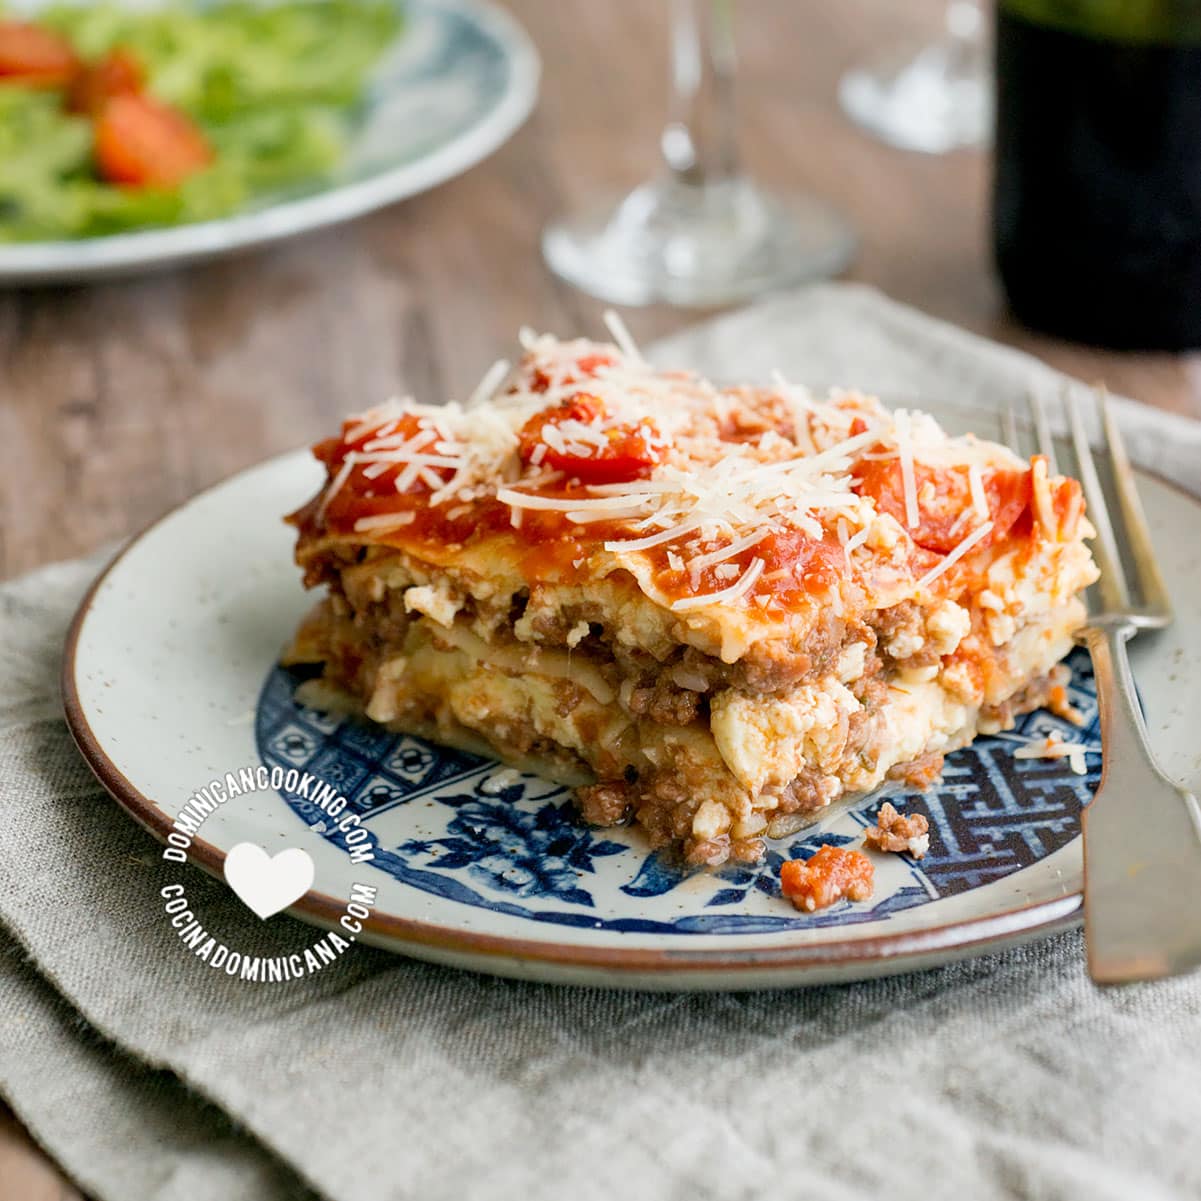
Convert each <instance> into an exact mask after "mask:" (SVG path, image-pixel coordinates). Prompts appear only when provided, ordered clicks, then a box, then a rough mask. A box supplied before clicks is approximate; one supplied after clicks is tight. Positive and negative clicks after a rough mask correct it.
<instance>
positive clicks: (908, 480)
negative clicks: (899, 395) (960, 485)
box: [893, 409, 922, 530]
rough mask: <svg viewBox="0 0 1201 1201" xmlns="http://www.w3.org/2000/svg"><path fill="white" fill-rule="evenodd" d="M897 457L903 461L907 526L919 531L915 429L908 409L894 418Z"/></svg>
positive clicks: (902, 410) (902, 472)
mask: <svg viewBox="0 0 1201 1201" xmlns="http://www.w3.org/2000/svg"><path fill="white" fill-rule="evenodd" d="M893 422H894V425H893V428H894V432H895V435H896V440H897V455H898V456H899V458H900V460H901V487H902V489H903V490H904V493H905V525H906V526H907V527H908V528H909V529H911V530H914V529H917V527H918V525H919V524H920V523H921V519H922V518H921V514H920V513H919V512H918V507H917V482H916V481H917V476H916V474H915V472H914V467H913V429H912V425H911V422H910V416H909V410H908V409H897V411H896V413H895V414H894V417H893Z"/></svg>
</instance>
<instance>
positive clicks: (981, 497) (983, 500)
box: [967, 463, 992, 521]
mask: <svg viewBox="0 0 1201 1201" xmlns="http://www.w3.org/2000/svg"><path fill="white" fill-rule="evenodd" d="M967 481H968V486H969V487H970V488H971V491H972V507H973V508H974V509H975V510H976V516H977V517H979V518H980V520H981V521H987V520H988V519H989V518H990V517H991V516H992V513H990V512H989V508H988V497H987V496H986V495H985V493H984V472H983V471H982V470H981V467H980V464H979V463H971V464H969V466H968V469H967Z"/></svg>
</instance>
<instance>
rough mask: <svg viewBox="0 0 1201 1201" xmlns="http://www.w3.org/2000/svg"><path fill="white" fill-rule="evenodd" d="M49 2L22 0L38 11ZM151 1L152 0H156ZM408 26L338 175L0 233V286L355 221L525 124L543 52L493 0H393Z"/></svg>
mask: <svg viewBox="0 0 1201 1201" xmlns="http://www.w3.org/2000/svg"><path fill="white" fill-rule="evenodd" d="M46 2H48V0H25V2H24V3H18V4H17V5H15V6H14V7H15V8H16V10H17V11H24V12H35V11H36V10H37V9H38V8H39V7H43V6H44V4H45V3H46ZM152 2H154V0H152ZM397 2H398V3H400V4H401V7H402V8H403V12H404V24H403V26H402V28H401V30H400V32H399V33H398V35H397V37H396V41H395V43H394V44H393V45H392V46H391V47H389V48H388V49H387V50H386V51H385V53H384V55H383V57H382V59H381V61H380V63H379V64H378V65H377V66H376V68H375V70H374V71H373V73H372V76H371V80H370V82H369V85H368V91H367V95H366V97H365V100H364V105H363V111H362V112H361V113H360V114H359V115H358V116H357V117H356V118H355V122H354V125H353V127H352V129H351V131H350V133H349V135H348V137H349V140H348V143H347V146H346V150H345V154H344V157H343V160H342V162H341V163H340V165H339V166H338V167H337V169H336V170H335V172H334V174H333V176H332V177H330V178H327V179H324V180H322V181H320V182H318V183H316V184H314V185H313V186H312V187H311V188H310V189H309V190H307V191H306V190H304V189H300V190H299V191H296V190H293V191H292V192H289V194H288V195H287V196H286V197H275V198H273V197H271V196H269V195H268V196H263V197H260V198H258V200H257V201H256V202H254V203H252V204H251V205H250V206H248V207H247V208H245V209H243V210H241V211H239V212H237V213H234V214H233V215H231V216H229V217H224V218H221V219H219V220H215V221H200V222H194V223H191V224H187V225H177V226H171V227H169V228H163V229H146V230H138V231H133V232H129V233H121V234H114V235H111V236H107V237H97V238H78V239H70V240H64V241H57V242H13V243H0V284H34V283H52V282H62V281H72V282H74V281H81V280H91V279H98V278H105V277H110V276H119V275H128V274H132V273H134V272H139V271H145V270H148V269H152V268H153V269H157V268H161V267H168V266H177V265H180V264H183V263H189V262H195V261H197V260H200V259H205V258H212V257H214V256H217V255H222V254H227V253H229V252H231V251H235V250H244V249H248V248H250V247H254V246H262V245H265V244H267V243H270V242H277V241H279V240H281V239H283V238H289V237H292V236H293V235H294V234H300V233H305V232H307V231H309V230H314V229H320V228H322V227H324V226H327V225H335V224H338V223H339V222H342V221H349V220H351V219H352V218H354V217H360V216H362V215H363V214H365V213H369V212H372V211H374V210H375V209H378V208H382V207H383V206H384V205H388V204H393V203H394V202H396V201H398V200H404V199H405V198H406V197H409V196H415V195H417V194H418V193H419V192H425V191H428V190H429V189H430V188H433V187H435V186H436V185H438V184H440V183H443V182H445V181H446V180H448V179H451V178H453V177H454V176H456V175H461V174H462V173H463V172H464V171H466V170H467V169H468V168H469V167H472V166H474V165H475V164H476V163H478V162H480V161H481V160H482V159H484V158H486V157H487V156H488V155H489V154H491V153H492V152H493V151H494V150H496V149H497V148H498V147H499V146H501V145H502V144H503V143H504V142H505V141H507V140H508V138H509V137H510V136H511V135H512V134H513V133H514V132H515V131H516V130H517V128H518V127H519V126H520V125H521V123H522V122H523V121H524V120H525V119H526V117H527V116H528V115H529V113H530V110H531V109H532V108H533V106H534V101H535V99H536V98H537V95H538V78H539V74H540V64H539V61H538V54H537V52H536V51H535V49H534V47H533V44H532V43H531V41H530V39H529V37H528V36H527V35H526V33H525V31H524V30H523V29H522V28H521V27H520V25H518V24H517V22H516V21H515V20H514V19H513V18H512V17H511V16H509V15H508V14H507V13H506V12H505V11H504V10H503V9H501V8H499V7H494V6H493V5H491V4H489V3H486V2H485V0H403V2H402V0H397Z"/></svg>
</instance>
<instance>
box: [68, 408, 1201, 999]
mask: <svg viewBox="0 0 1201 1201" xmlns="http://www.w3.org/2000/svg"><path fill="white" fill-rule="evenodd" d="M934 411H935V413H936V414H937V415H938V416H939V417H941V418H942V419H943V420H944V422H945V423H946V424H947V425H948V426H949V427H950V428H952V429H964V428H966V425H967V424H968V423H969V422H970V418H967V419H965V418H964V417H963V416H962V415H959V414H955V413H948V412H947V411H946V410H939V409H935V410H934ZM321 478H322V477H321V473H320V471H319V469H318V467H317V465H316V464H315V463H314V462H313V461H312V459H311V458H310V457H309V455H308V454H307V452H297V453H294V454H290V455H286V456H284V457H282V458H278V459H274V460H272V461H270V462H267V463H264V464H262V465H261V466H259V467H256V468H254V469H252V470H250V471H247V472H245V473H243V474H241V475H239V476H236V477H234V478H233V479H231V480H228V481H227V482H225V483H223V484H220V485H218V486H217V487H216V488H213V489H212V490H210V491H208V492H206V493H203V494H202V495H200V496H198V497H196V498H195V499H194V500H192V501H190V502H188V503H187V504H185V505H184V506H183V507H182V508H180V509H178V510H176V511H175V512H173V513H172V514H170V515H169V516H167V517H166V518H164V519H163V520H162V521H160V522H159V523H158V524H157V525H155V526H153V527H152V528H151V529H150V530H148V531H147V532H146V533H144V534H143V535H141V537H139V538H137V539H136V540H135V541H134V542H133V543H132V544H131V545H130V546H129V547H128V548H127V549H126V550H125V551H124V553H123V554H122V555H121V556H120V557H119V558H118V559H117V560H116V561H115V562H114V563H113V565H112V566H111V567H110V568H109V569H108V570H107V571H106V572H105V574H104V575H103V576H102V577H101V578H100V580H99V581H98V582H97V584H96V585H95V587H94V588H93V590H92V592H91V593H90V595H89V596H88V597H87V598H86V599H85V601H84V603H83V605H82V606H81V608H80V611H79V614H78V616H77V618H76V621H75V625H74V627H73V629H72V632H71V636H70V639H69V642H68V646H67V653H66V659H65V668H64V691H65V697H66V705H67V714H68V719H69V722H70V725H71V729H72V731H73V733H74V736H75V738H76V741H77V742H78V743H79V746H80V748H81V749H82V751H83V753H84V755H85V756H86V757H87V759H88V762H89V763H90V764H91V766H92V768H93V769H94V770H95V772H96V773H97V775H98V776H99V777H100V779H101V780H102V782H103V783H104V784H105V786H106V787H107V788H108V789H109V791H111V792H112V794H113V795H114V796H115V797H116V799H117V801H118V802H119V803H120V804H121V805H122V806H123V807H124V808H125V809H126V810H128V812H129V813H130V814H131V815H132V816H133V817H134V818H135V819H136V820H137V821H139V822H140V823H141V824H142V825H144V826H145V827H147V828H148V829H149V830H151V831H152V832H154V833H155V834H156V835H157V836H158V837H159V838H163V837H164V836H165V834H166V831H167V830H168V829H169V828H170V826H171V822H172V820H173V816H174V814H175V813H176V812H177V810H178V809H179V807H180V806H181V805H182V804H183V802H184V801H185V799H186V798H187V797H188V796H189V794H190V793H191V792H193V791H194V790H195V789H196V788H198V787H199V786H201V785H202V784H204V783H206V782H207V781H209V780H210V779H212V778H214V777H217V776H220V775H222V774H223V773H224V772H226V771H229V770H231V769H236V768H238V767H240V766H244V765H251V764H258V763H260V762H263V763H267V764H270V765H278V766H280V767H282V768H284V769H289V768H295V769H297V772H298V773H302V772H308V773H311V774H312V775H313V776H314V777H316V778H318V779H321V780H323V781H325V782H326V783H328V784H330V785H332V786H333V787H335V788H337V789H338V790H340V791H341V792H342V793H343V794H344V795H345V796H346V797H348V798H349V799H350V802H351V805H352V808H353V809H354V811H355V812H356V813H357V814H358V815H359V817H360V818H361V821H362V824H363V826H364V827H365V828H366V829H367V831H368V832H369V835H370V844H371V848H372V850H373V853H374V856H375V858H374V859H373V861H372V862H371V863H370V864H369V865H364V864H359V865H357V866H356V865H354V864H353V863H352V862H351V860H350V857H349V849H350V848H348V847H347V845H346V843H345V841H344V836H343V835H341V834H339V833H338V831H337V830H336V829H333V828H332V826H333V823H332V822H328V821H327V819H326V817H325V815H324V814H323V813H322V812H321V811H320V810H319V809H317V808H316V807H315V806H314V805H313V803H312V801H311V800H309V799H306V798H305V797H303V796H301V795H297V794H296V793H288V792H286V791H285V792H282V793H274V792H271V793H267V792H263V793H258V794H256V795H254V796H250V797H242V798H239V799H237V800H236V801H231V802H230V803H228V804H227V805H225V806H224V807H222V808H220V809H218V810H217V811H216V813H215V814H214V815H213V816H212V817H210V818H208V820H207V821H206V823H205V825H204V827H203V829H202V831H201V838H200V840H199V841H197V843H195V844H194V847H193V852H194V858H195V860H196V862H198V863H199V864H200V865H201V866H202V867H203V868H205V869H206V870H208V871H209V872H212V873H214V874H218V875H219V874H220V871H221V865H222V862H223V858H224V856H225V853H226V852H227V851H228V850H229V848H230V847H231V846H233V845H235V844H237V843H239V842H242V841H252V842H256V843H258V844H259V845H261V846H264V847H266V848H268V849H272V848H274V849H283V848H284V847H288V846H301V847H303V848H304V849H305V850H307V851H308V852H309V853H310V854H311V855H312V857H313V859H314V861H315V864H316V877H315V885H314V889H313V891H311V892H309V893H308V894H307V895H305V896H304V897H303V898H302V899H301V900H300V901H299V902H298V903H297V905H296V906H295V907H294V908H293V909H292V911H291V912H293V913H294V914H295V916H297V917H299V918H301V919H303V920H306V921H310V922H313V923H315V924H317V925H322V924H329V923H331V922H333V921H335V920H336V919H337V917H338V915H339V914H340V913H341V912H342V910H343V907H344V904H345V901H346V899H347V897H348V893H349V888H350V883H351V880H352V878H353V879H355V880H359V881H362V880H363V879H364V874H365V873H366V875H367V876H369V877H370V880H371V883H373V884H375V885H376V887H377V888H378V896H379V899H378V904H377V908H376V911H375V914H374V916H373V917H372V919H371V922H370V926H369V930H368V933H367V935H366V938H367V939H368V941H371V942H373V943H376V944H378V945H379V946H382V947H387V948H389V949H391V950H395V951H400V952H403V953H405V954H408V955H415V956H418V957H421V958H425V959H431V960H436V961H439V962H442V963H448V964H453V965H458V966H464V967H472V968H477V969H479V970H482V971H487V972H494V973H498V974H503V975H510V976H521V977H530V978H537V979H541V980H553V981H560V982H570V983H586V984H605V985H619V986H628V987H643V988H674V989H689V988H747V987H767V986H791V985H803V984H812V983H820V982H827V981H834V980H851V979H856V978H860V977H864V976H869V975H877V974H883V973H888V972H898V971H903V970H910V969H914V968H921V967H927V966H931V965H934V964H936V963H939V962H942V961H945V960H948V959H951V958H955V957H961V956H965V955H969V954H974V953H979V952H982V951H985V950H994V949H997V948H999V947H1001V946H1004V945H1007V944H1011V943H1014V942H1017V941H1021V940H1024V939H1028V938H1031V937H1034V936H1036V935H1043V934H1047V933H1050V932H1052V931H1054V930H1058V929H1061V928H1064V927H1066V926H1068V925H1070V924H1072V923H1075V922H1077V921H1078V920H1079V913H1080V903H1081V898H1080V888H1081V852H1080V840H1079V837H1078V835H1079V826H1080V810H1081V806H1082V805H1083V804H1085V803H1086V801H1087V799H1088V797H1089V795H1090V793H1091V789H1092V788H1093V787H1094V786H1095V784H1096V781H1097V778H1098V775H1099V770H1100V755H1099V753H1090V754H1089V755H1088V757H1087V765H1088V773H1087V775H1085V776H1078V775H1075V774H1073V773H1072V772H1071V770H1070V769H1069V768H1068V766H1067V765H1066V763H1065V762H1064V761H1062V760H1060V761H1046V760H1037V759H1035V760H1018V759H1015V757H1014V755H1013V750H1014V746H1015V744H1014V743H1013V742H1010V741H1006V740H1004V739H995V738H985V739H980V740H978V741H977V742H976V743H975V744H974V745H973V746H972V747H970V748H967V749H966V750H963V751H960V752H957V753H956V754H954V755H952V756H950V757H949V759H948V761H947V768H946V773H945V776H944V779H943V781H942V783H941V784H940V785H939V786H938V787H936V788H935V789H933V790H932V791H930V792H928V793H926V794H924V795H920V796H916V795H915V796H910V797H907V798H906V800H905V806H906V807H907V808H909V809H913V810H920V811H921V812H924V813H926V814H927V815H928V816H929V818H930V824H931V851H930V854H929V855H927V856H926V857H925V858H924V859H922V860H921V861H915V860H912V859H909V858H907V857H902V856H877V857H876V862H877V865H878V866H877V887H876V893H875V896H874V898H873V899H872V900H871V901H869V902H866V903H864V904H858V905H856V904H850V903H847V902H843V903H841V904H840V905H838V906H837V907H835V908H831V909H829V910H826V911H823V912H819V913H817V914H813V915H802V914H800V913H797V912H795V911H794V910H793V908H792V907H791V905H789V904H788V902H787V901H785V900H783V899H782V898H781V897H780V895H779V888H778V877H779V867H780V864H781V862H782V861H783V860H784V859H786V858H796V857H807V856H809V855H811V854H812V853H813V852H814V851H815V850H816V848H817V847H819V846H820V845H821V844H823V843H837V844H847V845H857V844H858V843H859V841H860V837H861V834H862V831H863V828H864V827H865V826H866V825H868V824H869V823H871V822H872V821H873V814H874V813H875V810H876V808H877V806H878V805H879V803H880V798H879V797H875V798H870V799H869V800H867V801H866V802H864V803H863V804H861V805H859V806H858V807H857V808H855V809H852V810H850V811H847V812H843V813H841V814H837V815H832V816H831V817H830V818H828V819H827V820H826V821H824V822H823V823H822V824H821V825H819V826H817V827H813V828H810V829H809V830H806V831H803V832H801V833H800V834H798V835H797V836H796V837H794V838H793V839H792V840H790V841H784V842H780V843H775V844H771V847H770V853H769V856H768V860H767V862H766V863H765V864H763V865H762V866H760V867H754V868H751V867H744V866H735V867H729V868H726V869H724V870H721V871H718V872H715V873H713V872H692V873H688V872H683V871H681V870H679V869H677V868H676V867H674V866H672V865H671V864H670V863H668V862H666V861H664V860H663V859H661V858H660V857H659V856H657V855H653V854H649V853H648V852H647V850H646V848H645V846H644V844H642V842H641V841H640V838H639V836H638V834H636V833H635V832H633V831H629V830H625V829H617V830H600V829H590V828H587V827H585V826H583V825H581V824H579V823H578V822H577V821H576V820H575V818H574V816H573V813H572V809H571V804H570V801H569V799H568V797H567V795H566V794H565V792H564V791H563V790H562V789H560V788H557V787H556V786H554V785H552V784H548V783H546V782H545V781H542V780H539V779H537V778H534V777H531V776H523V777H520V778H515V773H512V772H506V773H504V774H501V771H500V769H499V768H498V767H497V766H496V765H495V764H492V763H489V762H487V761H483V760H480V759H476V758H473V757H471V756H468V755H464V754H460V753H456V752H449V751H445V750H441V749H439V748H436V747H434V746H431V745H429V744H427V743H424V742H421V741H419V740H418V739H414V738H408V737H397V736H392V735H388V734H385V733H382V732H381V731H379V730H377V729H374V728H372V727H370V726H368V725H366V724H362V723H357V722H353V721H340V720H338V719H336V718H332V717H329V716H327V715H324V714H321V713H317V712H314V711H312V710H310V709H306V708H304V707H303V706H301V705H298V704H297V703H296V701H295V700H294V697H293V692H294V689H295V686H296V682H297V681H296V679H295V678H294V677H293V676H292V675H290V674H289V673H288V672H285V671H283V670H281V669H280V668H278V667H277V666H276V665H275V660H276V657H277V655H278V653H279V651H280V648H281V646H282V644H283V643H284V642H285V641H286V640H287V639H288V637H289V635H290V634H291V632H292V629H293V627H294V626H295V624H296V623H297V621H299V619H300V617H301V615H302V614H303V613H304V611H305V610H306V607H307V606H308V605H309V604H310V603H311V602H312V598H311V597H309V596H307V595H306V594H305V593H304V592H303V591H302V589H301V587H300V584H299V581H298V572H297V571H296V569H295V567H294V566H293V563H292V537H291V531H290V530H289V529H288V528H286V527H285V526H284V525H283V524H282V522H281V521H280V514H282V513H285V512H287V511H289V510H290V509H292V508H293V507H295V506H297V505H298V504H299V503H301V502H302V501H303V500H305V499H307V497H308V496H309V495H311V494H312V492H313V491H315V489H316V488H317V487H318V485H319V482H320V480H321ZM1141 484H1142V490H1143V497H1144V500H1145V502H1146V506H1147V509H1148V512H1149V516H1150V518H1151V524H1152V528H1153V529H1154V530H1155V531H1156V532H1157V533H1158V534H1159V535H1160V538H1159V549H1160V551H1161V553H1162V554H1163V558H1164V566H1165V569H1166V574H1167V578H1168V582H1169V585H1170V586H1171V588H1172V590H1173V592H1174V593H1175V595H1176V596H1178V597H1187V596H1194V597H1195V596H1197V595H1201V557H1199V556H1198V555H1197V554H1196V552H1195V550H1194V549H1192V548H1193V547H1195V540H1194V533H1195V530H1196V529H1197V528H1198V525H1201V504H1198V502H1197V501H1195V500H1193V499H1191V498H1190V497H1188V496H1187V495H1185V494H1184V493H1182V492H1180V491H1178V490H1176V489H1174V488H1173V487H1171V486H1169V485H1167V484H1165V483H1162V482H1160V481H1158V480H1156V479H1154V478H1152V477H1143V478H1142V480H1141ZM234 531H236V535H235V534H234ZM1134 659H1135V670H1136V673H1137V676H1138V679H1139V682H1140V686H1141V688H1142V691H1143V695H1144V702H1145V705H1146V708H1147V712H1148V715H1149V721H1150V725H1151V729H1152V735H1153V738H1154V740H1155V743H1156V745H1157V748H1158V749H1159V750H1160V751H1161V752H1162V753H1163V754H1164V755H1165V762H1166V764H1167V765H1168V767H1169V769H1170V770H1176V771H1177V773H1178V774H1179V773H1180V771H1181V768H1182V764H1184V763H1186V762H1188V760H1189V757H1190V755H1191V752H1190V750H1189V748H1190V747H1192V746H1194V745H1195V744H1194V741H1192V739H1193V736H1192V734H1191V733H1190V729H1191V727H1190V720H1189V715H1188V713H1187V711H1186V707H1185V706H1184V705H1183V704H1181V691H1180V690H1181V688H1182V685H1181V684H1180V683H1179V681H1180V680H1183V679H1197V678H1201V622H1198V620H1197V618H1196V616H1195V615H1194V616H1192V617H1189V618H1182V619H1181V621H1179V622H1178V623H1177V625H1176V626H1174V627H1173V628H1172V629H1171V630H1169V631H1167V632H1166V633H1165V634H1163V635H1161V636H1159V637H1158V638H1141V639H1139V640H1138V642H1137V644H1136V646H1135V652H1134ZM1073 666H1074V667H1075V669H1076V670H1075V677H1074V679H1075V682H1074V685H1073V689H1072V700H1073V702H1074V703H1075V704H1076V705H1077V706H1078V707H1079V708H1081V709H1082V710H1083V711H1084V712H1085V714H1086V715H1087V717H1088V719H1089V724H1088V725H1087V726H1086V727H1085V729H1084V730H1083V731H1078V730H1075V729H1074V728H1069V729H1064V727H1063V726H1062V723H1060V722H1059V721H1058V719H1056V718H1055V717H1053V716H1051V715H1050V714H1048V713H1044V712H1040V713H1035V714H1031V715H1029V716H1027V717H1026V718H1024V719H1023V721H1022V723H1021V727H1020V729H1021V732H1022V733H1026V734H1043V733H1045V732H1047V731H1050V730H1054V729H1064V732H1065V733H1066V734H1067V735H1068V736H1070V737H1071V738H1073V739H1075V740H1078V741H1080V740H1082V741H1084V742H1085V743H1086V744H1088V745H1089V746H1091V747H1097V745H1098V744H1097V740H1098V734H1097V729H1096V723H1095V713H1096V707H1095V701H1094V697H1093V693H1092V688H1091V677H1090V672H1089V669H1088V660H1087V657H1086V656H1085V655H1083V654H1082V653H1080V652H1077V655H1076V658H1075V660H1074V663H1073ZM1098 749H1099V748H1098Z"/></svg>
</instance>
